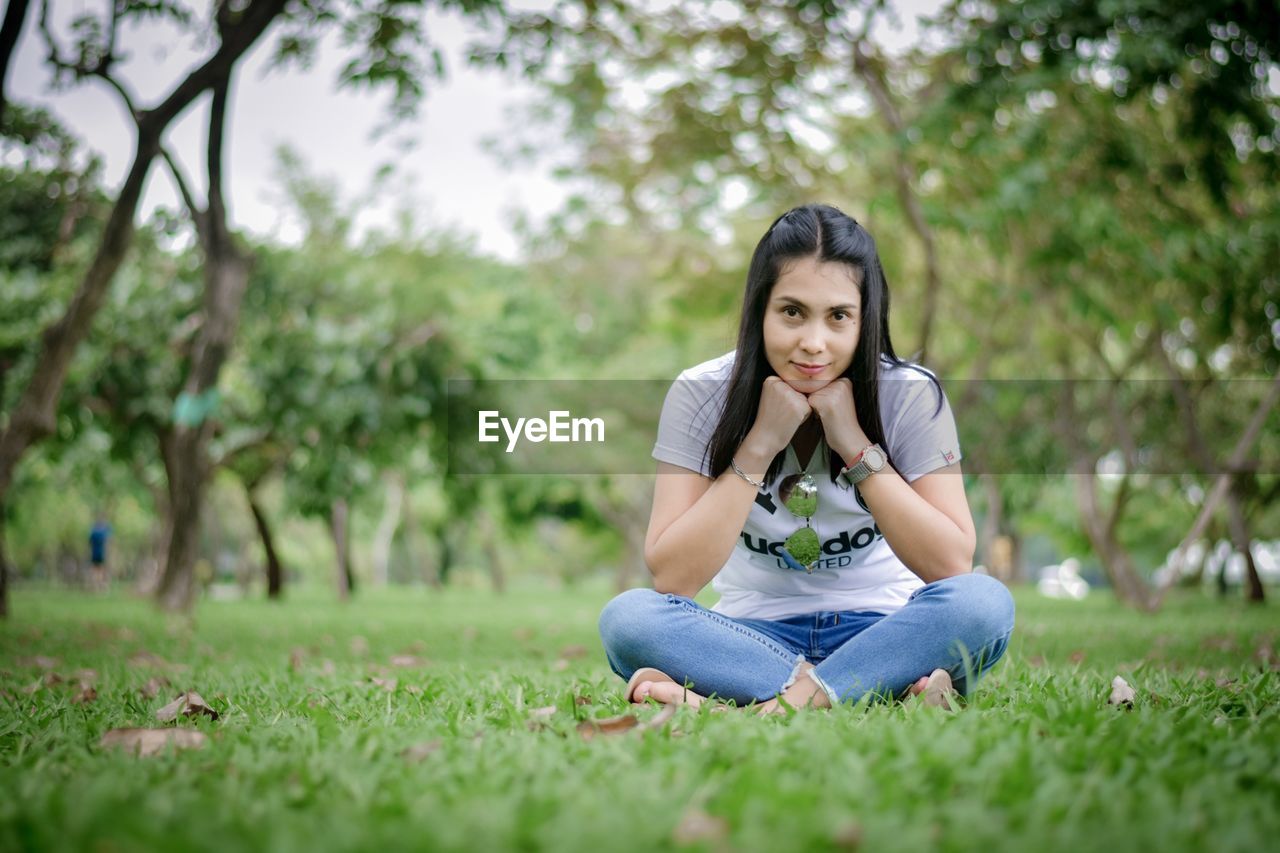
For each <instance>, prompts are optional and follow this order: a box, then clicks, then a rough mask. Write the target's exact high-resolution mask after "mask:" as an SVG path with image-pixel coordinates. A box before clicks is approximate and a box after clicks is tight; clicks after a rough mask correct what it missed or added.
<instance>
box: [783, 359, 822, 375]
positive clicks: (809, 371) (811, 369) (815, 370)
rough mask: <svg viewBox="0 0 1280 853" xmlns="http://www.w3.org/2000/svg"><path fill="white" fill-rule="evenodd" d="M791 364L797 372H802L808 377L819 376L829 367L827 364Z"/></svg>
mask: <svg viewBox="0 0 1280 853" xmlns="http://www.w3.org/2000/svg"><path fill="white" fill-rule="evenodd" d="M791 364H792V365H793V366H794V367H795V369H796V370H798V371H800V372H801V373H803V374H805V375H806V376H817V375H818V374H819V373H821V372H822V371H824V370H826V369H827V366H826V365H825V364H816V365H805V364H800V363H799V362H795V361H793V362H791Z"/></svg>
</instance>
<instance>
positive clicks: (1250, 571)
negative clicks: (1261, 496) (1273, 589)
mask: <svg viewBox="0 0 1280 853" xmlns="http://www.w3.org/2000/svg"><path fill="white" fill-rule="evenodd" d="M1237 489H1238V487H1237V484H1236V483H1235V482H1234V478H1233V482H1232V484H1231V490H1230V491H1229V492H1227V527H1228V529H1229V530H1230V531H1231V541H1232V544H1233V545H1235V548H1236V550H1237V551H1239V552H1240V556H1242V557H1244V588H1245V600H1246V601H1252V602H1255V603H1257V604H1261V603H1262V602H1264V601H1266V598H1267V595H1266V592H1265V591H1264V590H1263V588H1262V579H1261V578H1260V577H1259V576H1258V566H1257V564H1256V563H1255V562H1254V561H1253V534H1252V533H1251V532H1250V531H1249V520H1248V519H1247V518H1245V514H1244V502H1243V501H1242V500H1241V499H1240V493H1239V491H1238V490H1237ZM1224 574H1225V572H1224Z"/></svg>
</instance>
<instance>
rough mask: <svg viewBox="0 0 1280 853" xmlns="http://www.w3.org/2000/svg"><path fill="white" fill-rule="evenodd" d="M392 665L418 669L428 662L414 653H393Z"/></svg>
mask: <svg viewBox="0 0 1280 853" xmlns="http://www.w3.org/2000/svg"><path fill="white" fill-rule="evenodd" d="M391 665H392V666H398V667H401V668H403V669H418V668H421V667H424V666H426V665H427V662H426V661H425V660H423V659H422V658H420V657H415V656H413V655H392V656H391Z"/></svg>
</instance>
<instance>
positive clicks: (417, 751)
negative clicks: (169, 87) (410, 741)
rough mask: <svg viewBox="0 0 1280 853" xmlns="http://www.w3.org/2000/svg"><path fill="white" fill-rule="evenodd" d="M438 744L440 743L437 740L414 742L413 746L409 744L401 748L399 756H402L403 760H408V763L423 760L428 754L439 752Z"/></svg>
mask: <svg viewBox="0 0 1280 853" xmlns="http://www.w3.org/2000/svg"><path fill="white" fill-rule="evenodd" d="M440 746H441V744H440V741H439V740H429V741H426V742H425V743H415V744H414V745H413V746H410V747H408V748H406V749H404V750H401V752H400V757H401V758H403V759H404V760H405V761H408V762H409V763H410V764H417V763H418V762H420V761H425V760H426V759H427V758H429V757H430V756H432V755H434V754H435V753H437V752H439V751H440Z"/></svg>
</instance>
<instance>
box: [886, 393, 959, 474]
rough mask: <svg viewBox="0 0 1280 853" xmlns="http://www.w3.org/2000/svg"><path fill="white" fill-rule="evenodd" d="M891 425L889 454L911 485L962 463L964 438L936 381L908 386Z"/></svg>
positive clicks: (899, 471)
mask: <svg viewBox="0 0 1280 853" xmlns="http://www.w3.org/2000/svg"><path fill="white" fill-rule="evenodd" d="M940 394H941V397H942V405H941V407H939V406H938V398H939V395H940ZM891 424H892V426H890V427H889V429H888V435H886V436H885V438H886V441H887V442H888V444H889V453H890V454H891V455H892V456H893V466H894V469H895V470H897V472H898V474H900V475H901V476H902V479H904V480H906V481H907V482H908V483H910V482H912V481H914V480H918V479H919V478H921V477H923V476H924V475H925V474H928V473H929V472H931V471H936V470H938V469H939V468H945V467H946V466H948V465H953V464H955V463H956V462H959V461H960V459H961V454H960V438H959V436H958V435H957V433H956V419H955V416H954V415H953V414H952V413H951V404H950V403H949V402H948V401H947V397H946V394H945V393H942V392H941V391H940V390H939V388H938V386H937V385H934V383H933V381H932V380H930V379H927V378H924V377H922V378H921V379H920V380H913V381H911V382H909V383H908V385H907V388H906V390H905V392H904V394H903V397H902V405H901V408H900V410H899V411H898V412H897V413H895V416H894V417H893V419H892V421H891Z"/></svg>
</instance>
